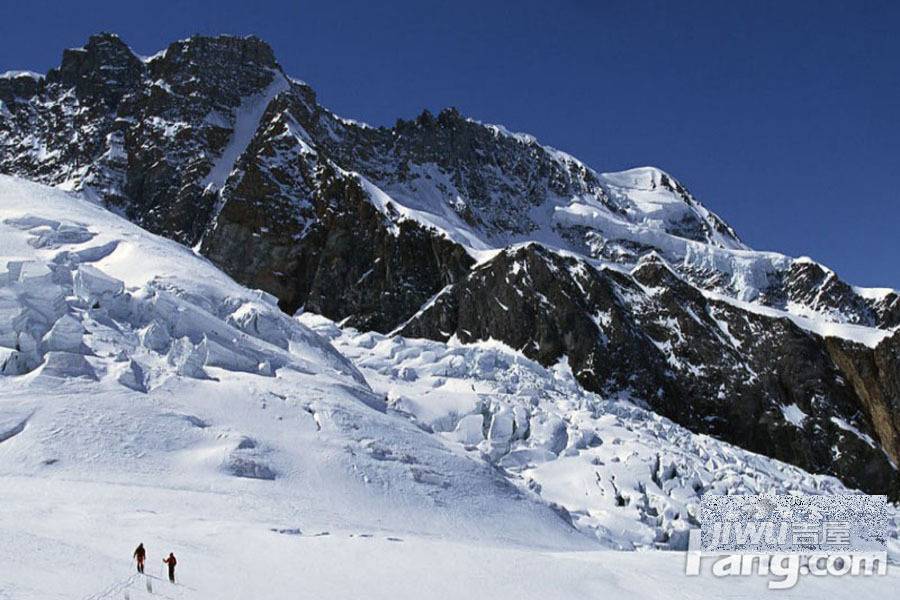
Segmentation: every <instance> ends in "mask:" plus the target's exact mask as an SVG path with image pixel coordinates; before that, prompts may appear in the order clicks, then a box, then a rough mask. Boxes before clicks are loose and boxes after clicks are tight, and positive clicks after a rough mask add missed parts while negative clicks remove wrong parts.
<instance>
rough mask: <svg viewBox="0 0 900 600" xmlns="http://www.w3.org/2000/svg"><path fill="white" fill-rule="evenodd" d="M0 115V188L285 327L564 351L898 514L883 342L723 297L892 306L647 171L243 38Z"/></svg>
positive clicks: (889, 368)
mask: <svg viewBox="0 0 900 600" xmlns="http://www.w3.org/2000/svg"><path fill="white" fill-rule="evenodd" d="M0 102H2V104H0V173H4V174H13V175H19V176H22V177H26V178H29V179H33V180H36V181H40V182H43V183H49V184H54V185H61V186H65V187H68V188H72V189H80V190H84V191H86V192H88V193H91V194H94V195H96V196H97V197H98V198H99V199H100V200H102V201H103V202H105V203H106V204H107V205H108V206H110V207H111V208H113V209H115V210H118V211H121V212H123V213H124V214H126V215H127V216H128V217H129V218H130V219H132V220H133V221H135V222H137V223H139V224H140V225H142V226H143V227H145V228H147V229H149V230H151V231H153V232H156V233H160V234H162V235H165V236H168V237H170V238H172V239H175V240H177V241H179V242H182V243H184V244H188V245H190V246H193V247H196V248H198V249H199V251H200V252H201V253H202V254H203V255H205V256H207V257H208V258H209V259H210V260H212V261H213V262H215V263H216V264H217V265H219V266H220V267H221V268H222V269H223V270H224V271H226V272H228V273H229V274H230V275H232V276H233V277H235V279H237V280H238V281H240V282H242V283H244V284H246V285H249V286H253V287H258V288H261V289H264V290H266V291H269V292H271V293H273V294H275V295H276V296H277V297H278V298H279V300H280V302H281V306H282V308H283V309H284V310H286V311H288V312H293V311H295V310H297V309H299V308H304V309H306V310H310V311H314V312H317V313H321V314H323V315H325V316H328V317H330V318H332V319H335V320H346V322H347V323H348V324H350V325H352V326H355V327H358V328H361V329H373V330H378V331H381V332H387V331H391V330H394V329H399V330H400V331H401V333H402V334H403V335H408V336H424V337H430V338H435V339H448V338H449V337H451V336H454V335H455V336H457V337H458V338H459V339H460V340H462V341H464V342H471V341H477V340H483V339H488V338H493V339H497V340H502V341H503V342H505V343H507V344H509V345H510V346H513V347H515V348H518V349H520V350H521V351H522V352H523V353H525V354H526V355H527V356H529V357H532V358H535V359H537V360H539V361H540V362H542V363H544V364H554V363H556V362H557V361H559V360H561V359H563V357H565V358H566V359H567V360H568V363H569V364H570V366H571V367H572V369H573V372H574V373H575V375H576V377H577V379H578V381H579V382H580V383H581V384H582V385H583V386H585V387H586V388H589V389H592V390H595V391H598V392H601V393H603V394H606V395H618V394H623V395H626V394H627V395H628V396H630V397H631V398H633V399H634V400H635V401H636V402H642V403H646V404H648V405H650V406H651V407H652V408H653V409H654V410H656V411H658V412H660V413H662V414H664V415H666V416H668V417H670V418H672V419H673V420H675V421H677V422H679V423H681V424H684V425H686V426H688V427H690V428H691V429H693V430H694V431H698V432H705V433H709V434H711V435H715V436H717V437H720V438H723V439H726V440H728V441H730V442H733V443H736V444H739V445H741V446H744V447H746V448H749V449H751V450H754V451H757V452H761V453H764V454H768V455H770V456H774V457H777V458H780V459H783V460H785V461H788V462H791V463H794V464H797V465H800V466H802V467H804V468H807V469H809V470H811V471H814V472H820V473H832V474H835V475H837V476H838V477H840V478H842V479H843V480H844V481H845V482H847V483H849V484H850V485H853V486H857V487H859V488H861V489H865V490H868V491H877V492H885V493H891V494H893V495H894V497H900V492H898V485H900V483H898V481H900V477H898V471H897V469H896V467H894V466H892V465H891V463H890V462H889V460H888V458H890V459H891V460H893V461H894V464H896V463H897V462H898V459H900V456H898V453H900V441H898V435H900V434H898V432H900V416H898V403H900V383H898V378H900V334H897V333H895V334H894V335H893V337H891V338H888V339H886V340H885V341H883V342H882V343H881V344H880V345H879V346H878V347H877V348H874V349H873V348H869V347H867V346H863V345H860V344H856V343H853V342H850V341H847V340H841V339H837V338H828V339H823V338H821V337H819V336H817V335H814V334H812V333H809V332H808V331H806V330H804V329H801V328H800V327H798V326H797V325H796V324H795V323H794V322H793V321H791V320H790V319H787V318H776V317H774V316H770V315H771V313H765V314H764V313H763V312H761V311H757V310H751V309H750V308H748V305H745V304H741V303H739V302H733V301H729V300H728V297H739V298H741V299H742V300H748V301H753V302H755V303H756V304H754V305H753V306H757V307H758V306H762V305H764V306H768V307H774V308H776V309H781V310H792V309H793V308H796V307H800V308H802V309H803V310H805V311H808V312H809V314H812V315H814V316H817V317H821V318H822V319H826V320H831V321H835V322H843V323H853V324H859V325H863V326H868V327H880V328H882V329H890V328H892V327H896V326H898V325H900V298H898V295H897V294H896V293H894V292H884V293H868V294H860V293H859V292H858V291H857V290H856V289H854V288H853V287H851V286H849V285H847V284H846V283H844V282H842V281H841V280H840V279H839V278H838V277H837V276H836V275H835V274H834V273H832V272H831V271H829V270H827V269H825V268H823V267H822V266H820V265H818V264H816V263H813V262H812V261H808V260H791V259H788V258H787V257H780V258H773V259H770V258H768V255H762V254H759V255H753V256H751V255H752V254H753V253H752V252H750V251H749V249H748V248H746V246H744V245H743V244H742V243H741V242H740V240H739V239H738V237H737V234H736V233H735V232H734V231H733V230H732V229H731V228H730V227H729V226H728V225H727V224H725V223H724V222H723V221H722V220H721V219H720V218H718V217H717V216H716V215H715V214H713V213H711V212H709V211H707V210H706V209H705V208H704V207H703V206H702V205H701V204H700V203H699V202H698V201H697V200H696V199H695V198H693V196H691V194H690V193H689V192H688V190H687V189H686V188H685V187H684V186H683V185H682V184H681V183H679V182H678V181H676V180H675V179H674V178H672V177H671V176H669V175H667V174H665V173H663V172H662V171H659V170H656V169H652V168H642V169H635V170H632V171H628V172H625V173H619V174H598V173H595V172H594V171H593V170H591V169H589V168H588V167H586V166H585V165H583V164H582V163H580V162H578V161H577V160H576V159H574V158H572V157H570V156H568V155H565V154H563V153H561V152H558V151H555V150H553V149H550V148H547V147H544V146H541V145H540V144H538V143H537V142H536V141H535V140H534V139H533V138H531V137H530V136H525V135H521V134H511V133H509V132H507V131H505V130H503V129H502V128H499V127H496V126H490V125H483V124H480V123H478V122H475V121H472V120H470V119H466V118H465V117H463V116H462V115H460V114H459V112H458V111H456V110H454V109H447V110H444V111H441V112H440V113H439V114H438V115H433V114H431V113H429V112H427V111H426V112H424V113H422V114H421V115H420V116H418V117H417V118H415V119H412V120H408V121H404V120H399V121H397V123H396V124H395V126H394V127H391V128H387V127H380V128H373V127H368V126H364V125H361V124H358V123H355V122H352V121H348V120H345V119H341V118H339V117H337V116H336V115H334V114H333V113H331V112H330V111H328V110H327V109H325V108H323V107H322V106H321V105H319V104H318V102H317V99H316V95H315V92H314V91H313V90H312V89H311V88H310V87H309V86H307V85H305V84H303V83H300V82H297V81H294V80H291V79H289V78H288V77H286V76H285V74H284V73H283V71H282V70H281V67H280V66H279V65H278V63H277V61H276V59H275V57H274V54H273V52H272V50H271V48H269V46H268V45H266V44H265V43H264V42H262V41H261V40H258V39H256V38H253V37H249V38H234V37H227V36H220V37H194V38H191V39H188V40H183V41H179V42H175V43H174V44H171V45H170V46H169V47H168V48H167V49H166V50H165V51H164V52H162V53H160V54H158V55H156V56H154V57H151V58H149V59H144V58H141V57H138V56H136V55H135V54H134V53H132V52H131V50H130V49H129V48H128V47H127V46H126V45H125V44H124V43H123V42H122V41H121V40H120V39H119V38H117V37H116V36H114V35H111V34H101V35H97V36H93V37H91V39H90V40H89V41H88V43H87V44H86V45H85V47H84V48H79V49H73V50H66V51H65V52H64V54H63V59H62V64H61V66H60V67H59V68H58V69H54V70H52V71H51V72H50V73H48V74H47V76H46V77H43V78H41V77H34V76H30V75H20V76H7V77H2V78H0ZM635 198H638V199H639V200H635ZM648 199H649V200H648ZM648 207H649V208H648ZM533 240H542V241H543V242H544V244H537V243H528V242H531V241H533ZM554 248H557V249H554ZM558 248H565V249H566V251H561V250H559V249H558ZM483 251H496V254H495V255H493V257H492V258H489V259H487V257H488V255H486V254H479V252H483ZM732 251H734V252H732ZM729 252H732V253H731V254H729ZM475 256H478V257H479V259H480V260H483V261H484V262H481V263H479V264H477V265H476V261H475V258H474V257H475ZM711 292H712V293H711Z"/></svg>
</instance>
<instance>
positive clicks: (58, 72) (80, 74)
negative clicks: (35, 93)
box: [46, 33, 144, 102]
mask: <svg viewBox="0 0 900 600" xmlns="http://www.w3.org/2000/svg"><path fill="white" fill-rule="evenodd" d="M143 73H144V64H143V62H142V61H141V60H140V59H139V58H138V57H137V56H135V54H134V52H132V51H131V48H129V47H128V46H127V45H126V44H125V42H123V41H122V40H121V39H120V38H119V36H117V35H115V34H113V33H99V34H96V35H92V36H91V37H90V38H89V39H88V41H87V43H86V44H85V45H84V47H82V48H69V49H66V50H64V51H63V56H62V62H61V63H60V66H59V67H58V68H56V69H52V70H51V71H50V72H49V73H47V78H46V81H47V83H48V84H60V85H63V86H67V87H73V88H74V89H75V91H76V93H78V94H79V95H82V96H92V97H100V98H103V99H104V100H106V101H107V102H114V101H116V100H118V99H119V98H121V96H122V94H123V93H125V92H127V91H128V90H130V89H132V88H134V87H135V86H136V85H137V83H138V82H139V81H140V79H141V77H142V75H143Z"/></svg>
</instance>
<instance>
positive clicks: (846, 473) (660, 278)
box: [401, 245, 900, 496]
mask: <svg viewBox="0 0 900 600" xmlns="http://www.w3.org/2000/svg"><path fill="white" fill-rule="evenodd" d="M401 333H402V334H404V335H408V336H413V337H429V338H436V339H448V338H449V337H451V336H454V335H455V336H457V337H458V338H459V339H460V340H462V341H463V342H466V341H476V340H480V339H487V338H489V337H493V338H495V339H499V340H501V341H503V342H506V343H507V344H509V345H510V346H513V347H515V348H518V349H520V350H521V351H522V352H523V353H524V354H525V355H526V356H529V357H531V358H534V359H537V360H539V361H541V362H543V363H544V364H553V363H555V362H557V361H558V360H560V359H561V358H563V357H566V356H567V357H568V361H569V364H570V366H571V367H572V370H573V372H574V373H575V375H576V377H577V378H578V380H579V381H580V382H581V383H582V385H584V386H585V387H587V388H589V389H592V390H594V391H598V392H601V393H604V394H616V393H623V392H626V393H629V394H632V395H633V396H634V397H636V398H641V399H645V400H646V401H647V402H648V403H649V404H650V406H651V407H652V408H653V409H654V410H656V411H657V412H659V413H661V414H663V415H665V416H667V417H669V418H671V419H673V420H675V421H677V422H679V423H681V424H683V425H685V426H687V427H689V428H691V429H692V430H694V431H697V432H702V433H708V434H711V435H714V436H716V437H719V438H722V439H725V440H728V441H730V442H732V443H735V444H738V445H741V446H743V447H745V448H748V449H750V450H753V451H756V452H760V453H763V454H767V455H769V456H773V457H775V458H779V459H781V460H785V461H787V462H792V463H794V464H797V465H799V466H802V467H803V468H805V469H808V470H810V471H813V472H833V473H837V474H839V475H840V476H841V477H842V478H843V479H844V480H845V481H847V482H849V483H851V485H854V486H857V487H860V488H863V489H866V490H869V491H881V492H885V491H889V493H891V494H893V495H894V496H896V495H897V494H898V492H900V489H898V487H897V483H898V480H897V472H896V469H895V468H894V467H893V466H892V465H891V464H890V462H889V461H888V459H887V457H886V456H885V454H884V452H882V450H881V448H880V447H878V446H877V445H875V446H872V445H870V444H869V443H868V442H867V441H866V440H865V439H864V438H862V437H860V436H859V435H856V434H854V433H852V431H850V430H849V429H848V427H849V428H854V429H857V430H858V431H860V432H862V434H863V435H867V436H869V437H870V438H871V439H879V440H880V439H886V438H883V437H882V433H881V432H883V435H885V436H888V435H893V436H896V431H897V426H896V421H890V422H885V421H884V420H883V419H884V417H883V412H884V411H882V410H881V409H880V408H879V407H880V406H881V404H879V402H882V401H874V402H870V403H868V404H866V405H864V406H860V402H859V396H858V393H857V392H856V391H855V390H854V386H852V385H850V384H848V383H846V381H845V379H844V371H843V370H842V369H844V367H843V366H842V365H840V363H836V362H835V361H833V360H832V358H831V354H830V353H829V351H828V349H827V348H826V341H825V340H822V339H821V338H819V337H817V336H814V335H812V334H809V333H807V332H805V331H803V330H802V329H800V328H798V327H797V326H796V325H794V324H793V323H792V322H791V321H790V320H788V319H777V318H771V317H766V316H762V315H758V314H755V313H750V312H746V311H743V310H740V309H738V308H735V307H734V306H732V305H731V304H728V303H727V302H719V301H710V300H708V299H706V298H705V297H704V296H703V295H702V294H701V293H699V292H698V291H697V290H696V289H695V288H694V287H692V286H691V285H689V284H688V283H686V282H685V281H684V280H682V279H681V278H680V277H679V276H678V275H677V274H675V273H674V272H673V271H672V270H671V269H670V268H669V267H668V266H667V265H666V264H665V263H664V262H663V261H662V260H660V259H658V258H656V257H651V258H650V259H648V260H645V261H643V262H642V263H641V264H640V265H639V266H638V267H637V268H636V269H635V270H634V271H633V272H632V273H631V274H623V273H620V272H618V271H611V270H608V269H604V270H602V271H598V270H596V269H594V268H593V267H591V266H590V265H588V264H586V263H584V262H582V261H579V260H577V259H574V258H571V257H562V256H560V255H559V254H556V253H554V252H551V251H549V250H547V249H546V248H543V247H541V246H539V245H529V246H526V247H522V248H516V249H513V250H507V251H505V252H503V253H502V254H501V255H499V256H497V257H496V258H495V259H493V260H491V261H490V262H488V263H485V264H482V265H479V266H478V267H477V268H476V269H474V270H473V271H472V273H471V274H470V275H469V276H468V277H466V278H465V279H463V280H461V281H460V282H459V283H457V284H456V285H454V286H452V287H451V288H449V289H448V290H446V291H445V292H444V293H442V294H441V296H439V297H438V298H437V299H436V300H435V301H434V302H433V303H432V304H431V305H430V306H429V307H428V308H427V309H425V310H424V311H422V313H420V314H418V315H417V316H416V317H414V318H413V319H412V320H411V321H410V322H409V323H407V324H406V325H405V326H404V328H403V329H402V330H401ZM834 342H835V340H828V343H829V344H830V343H834ZM856 350H857V351H859V352H860V353H861V356H866V354H865V353H864V352H863V348H856ZM876 354H877V355H878V356H879V357H880V360H881V362H882V363H883V365H884V366H886V367H887V368H888V369H890V368H891V366H893V369H894V371H893V372H894V373H896V371H897V369H896V365H897V364H900V363H898V362H897V357H896V356H890V355H888V353H887V351H886V350H885V351H881V348H879V351H878V352H876ZM871 360H873V361H874V360H875V359H874V358H871ZM894 378H895V379H896V375H895V376H894ZM861 380H862V381H864V382H867V384H871V383H872V382H879V381H880V380H879V379H878V378H877V377H875V378H873V376H872V375H871V374H865V375H862V376H861ZM892 381H893V380H891V381H885V382H883V383H875V384H874V385H876V386H879V385H880V386H881V387H880V388H878V389H887V388H890V386H892V385H895V384H894V383H892ZM880 393H881V392H873V394H880ZM891 393H893V394H894V396H893V397H894V398H895V399H896V398H897V397H898V395H897V394H896V388H894V391H887V392H886V394H887V395H890V394H891ZM879 398H881V396H879ZM894 406H895V407H896V404H895V405H894ZM879 423H880V424H881V425H879ZM841 424H843V425H844V427H842V426H841ZM885 448H888V445H887V444H885Z"/></svg>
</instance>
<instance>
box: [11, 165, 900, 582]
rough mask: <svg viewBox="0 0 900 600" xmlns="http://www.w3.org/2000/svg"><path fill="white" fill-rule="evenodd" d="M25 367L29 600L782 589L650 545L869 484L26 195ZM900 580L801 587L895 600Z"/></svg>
mask: <svg viewBox="0 0 900 600" xmlns="http://www.w3.org/2000/svg"><path fill="white" fill-rule="evenodd" d="M310 327H312V328H313V329H314V330H315V331H313V329H311V328H310ZM316 332H318V333H321V334H324V335H319V334H317V333H316ZM329 339H330V340H331V342H330V341H329ZM332 342H333V344H336V345H337V349H336V348H335V347H334V346H333V345H332ZM341 351H343V352H344V353H345V354H346V356H345V355H344V354H341ZM348 357H349V358H348ZM354 363H355V364H354ZM0 365H2V372H3V374H2V376H0V508H2V510H0V565H2V567H0V599H3V600H8V599H10V600H11V599H16V600H30V599H41V600H43V599H46V598H95V599H99V598H126V597H127V598H141V597H168V598H263V597H264V598H305V597H310V598H312V597H315V598H350V597H361V596H365V597H369V598H404V597H410V598H418V597H422V596H423V595H427V596H430V597H437V598H441V597H447V598H450V597H453V598H456V597H460V596H463V595H476V594H477V595H490V596H493V597H501V598H503V597H516V598H531V597H533V598H553V597H600V596H604V595H611V596H612V597H617V596H621V595H624V594H626V593H627V594H628V595H629V597H635V598H643V597H646V598H657V597H659V595H660V593H662V592H661V590H663V589H665V590H670V589H675V588H676V587H677V588H678V589H680V590H681V593H679V597H712V596H716V597H734V598H740V597H747V598H749V597H758V595H759V593H760V590H763V589H765V582H764V581H761V580H759V579H755V578H751V579H741V580H737V579H731V580H716V579H712V578H709V577H705V578H694V579H687V578H685V576H684V575H683V565H684V556H683V554H680V553H674V552H651V551H645V550H647V549H649V548H653V547H662V548H666V547H669V548H676V547H680V546H681V545H682V544H683V535H684V531H685V529H686V527H687V526H688V525H689V524H690V523H691V519H692V518H693V517H692V515H693V514H694V511H695V508H696V500H697V494H698V493H700V491H701V490H705V491H713V492H720V493H728V492H731V493H743V492H747V493H755V492H762V491H770V490H776V491H789V490H797V491H810V492H818V493H829V492H838V491H843V488H842V486H840V484H839V483H838V482H837V481H835V480H833V479H831V478H823V477H813V476H810V475H808V474H805V473H803V472H801V471H799V470H797V469H795V468H793V467H789V466H786V465H782V464H780V463H776V462H775V461H770V460H767V459H764V458H762V457H758V456H754V455H749V454H748V453H745V452H742V451H740V450H737V449H734V448H733V447H730V446H728V445H726V444H721V443H719V442H716V441H715V440H711V439H709V438H703V437H699V436H692V435H691V434H690V433H688V432H686V431H684V430H683V429H681V428H679V427H677V426H675V425H673V424H671V423H669V422H668V421H665V420H663V419H660V418H659V417H657V416H655V415H653V414H652V413H649V412H647V411H644V410H642V409H639V408H637V407H635V406H634V405H633V404H631V403H628V402H626V401H624V400H603V399H600V398H598V397H596V396H593V395H589V394H586V393H584V392H581V391H579V390H578V388H577V386H575V385H574V382H573V381H572V379H571V375H570V374H569V373H568V372H567V370H566V369H565V368H564V367H562V366H561V367H559V368H557V369H553V370H547V369H543V368H542V367H540V366H539V365H536V364H535V363H532V362H530V361H527V360H526V359H524V358H522V357H520V356H517V355H515V354H514V353H512V352H511V351H509V350H508V349H506V348H504V347H502V346H499V345H494V344H484V345H479V346H474V347H468V348H463V347H459V346H456V345H453V344H450V345H443V344H436V343H434V342H425V341H410V340H403V339H402V338H393V339H390V338H385V337H383V336H377V335H372V334H358V333H356V332H353V331H341V330H340V329H338V328H337V327H336V326H335V325H334V324H333V323H330V322H327V321H325V320H323V319H321V318H319V317H316V316H314V315H301V316H300V317H299V318H298V319H292V318H289V317H288V316H286V315H284V314H283V313H281V312H280V311H279V310H278V308H277V306H276V305H275V303H274V300H273V299H272V298H271V297H269V296H268V295H266V294H263V293H261V292H256V291H250V290H246V289H245V288H242V287H240V286H238V285H237V284H235V283H234V282H233V281H232V280H231V279H229V278H228V277H227V276H225V275H224V274H222V273H221V272H220V271H218V270H217V269H216V268H215V267H213V266H212V265H211V264H210V263H208V262H207V261H206V260H204V259H202V258H200V257H198V256H196V255H195V254H193V253H192V252H191V251H190V250H189V249H186V248H184V247H182V246H179V245H177V244H175V243H173V242H170V241H167V240H164V239H162V238H158V237H156V236H153V235H150V234H148V233H146V232H144V231H143V230H141V229H139V228H138V227H136V226H134V225H132V224H130V223H128V222H127V221H125V220H123V219H121V218H119V217H117V216H115V215H113V214H112V213H110V212H108V211H106V210H104V209H103V208H101V207H99V206H96V205H94V204H91V203H90V202H87V201H85V200H84V199H82V198H80V197H78V196H76V195H73V194H69V193H66V192H63V191H59V190H54V189H51V188H46V187H43V186H39V185H35V184H30V183H26V182H23V181H21V180H16V179H12V178H8V177H0ZM569 520H571V523H572V524H570V523H569ZM573 525H574V526H573ZM138 542H144V543H145V544H146V546H147V548H148V551H149V557H148V573H149V574H151V575H154V576H159V575H160V572H159V571H158V570H157V569H159V567H160V566H161V559H162V557H163V556H164V555H165V553H167V552H168V551H174V552H175V554H176V556H178V559H179V567H178V576H179V580H180V582H181V583H182V584H183V585H180V586H175V587H172V586H170V585H169V584H168V583H167V582H165V581H162V580H159V579H151V580H150V585H151V586H152V588H153V596H149V595H148V592H147V589H146V585H147V582H146V581H144V580H142V579H140V578H136V577H134V576H133V573H132V571H133V566H132V565H131V564H130V561H129V557H130V555H131V552H132V551H133V549H134V547H135V546H136V545H137V543H138ZM609 548H629V549H630V548H636V549H639V551H638V552H630V553H624V552H611V551H609V550H608V549H609ZM896 576H897V573H896V571H892V574H891V575H890V576H889V577H887V578H873V579H856V580H850V579H845V580H838V579H829V580H810V581H802V582H801V583H800V586H799V587H798V588H797V589H796V590H794V592H795V593H796V595H797V596H798V597H810V598H812V597H821V596H822V594H824V593H828V594H829V595H831V596H834V597H841V596H847V597H849V595H850V594H851V593H852V594H853V595H854V597H856V598H865V597H872V598H875V597H883V596H884V595H885V594H886V593H887V591H886V590H889V589H892V588H891V587H890V586H895V585H896V581H897V579H896ZM667 593H668V592H667Z"/></svg>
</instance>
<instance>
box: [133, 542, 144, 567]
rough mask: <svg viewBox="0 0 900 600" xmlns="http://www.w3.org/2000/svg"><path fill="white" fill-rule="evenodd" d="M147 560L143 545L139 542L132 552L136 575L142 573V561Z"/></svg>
mask: <svg viewBox="0 0 900 600" xmlns="http://www.w3.org/2000/svg"><path fill="white" fill-rule="evenodd" d="M145 558H147V551H146V550H144V544H143V542H141V543H140V544H138V547H137V548H136V549H135V551H134V560H136V561H137V570H138V573H143V572H144V559H145Z"/></svg>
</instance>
